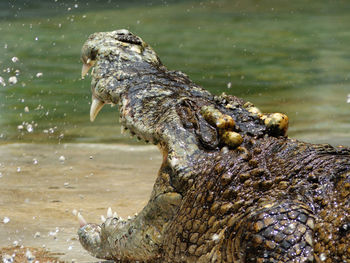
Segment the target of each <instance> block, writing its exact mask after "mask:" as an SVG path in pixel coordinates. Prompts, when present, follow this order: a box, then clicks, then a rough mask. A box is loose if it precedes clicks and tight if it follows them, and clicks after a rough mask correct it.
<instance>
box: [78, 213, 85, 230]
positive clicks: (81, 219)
mask: <svg viewBox="0 0 350 263" xmlns="http://www.w3.org/2000/svg"><path fill="white" fill-rule="evenodd" d="M77 217H78V221H79V224H80V227H83V226H85V225H86V224H87V222H86V220H85V219H84V217H83V216H82V215H81V214H80V213H78V215H77Z"/></svg>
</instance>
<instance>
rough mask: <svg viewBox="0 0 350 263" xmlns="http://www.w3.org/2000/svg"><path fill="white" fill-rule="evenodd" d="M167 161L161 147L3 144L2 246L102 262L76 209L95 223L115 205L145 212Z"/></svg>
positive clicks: (124, 211)
mask: <svg viewBox="0 0 350 263" xmlns="http://www.w3.org/2000/svg"><path fill="white" fill-rule="evenodd" d="M62 156H63V157H62ZM160 163H161V155H160V154H159V152H158V149H157V148H156V147H153V146H129V145H107V144H106V145H104V144H61V145H47V144H7V145H0V164H1V165H0V173H1V174H0V176H1V177H0V247H6V246H13V245H17V244H18V245H19V246H21V245H23V246H28V247H46V248H47V249H49V250H50V251H51V252H54V253H62V255H60V256H59V259H60V260H63V261H66V262H72V261H74V262H98V260H97V259H95V258H93V257H91V256H89V255H88V253H87V252H86V251H85V250H84V249H83V248H82V247H81V246H80V243H79V241H78V240H77V234H76V232H77V229H78V222H77V220H76V218H75V216H73V213H72V211H73V210H74V209H76V210H77V211H80V212H81V213H82V214H83V216H84V217H85V219H86V220H87V221H88V222H95V223H96V222H98V223H99V222H100V216H101V215H102V214H103V215H106V210H107V208H108V207H112V209H113V211H117V212H118V214H119V215H121V216H122V217H127V216H128V215H133V214H134V213H136V212H139V211H140V210H141V209H142V208H143V207H144V205H145V204H146V203H147V200H148V198H149V195H150V193H151V190H152V186H153V184H154V180H155V178H156V175H157V171H158V169H159V167H160ZM6 218H7V219H9V222H7V219H6ZM5 222H7V223H5Z"/></svg>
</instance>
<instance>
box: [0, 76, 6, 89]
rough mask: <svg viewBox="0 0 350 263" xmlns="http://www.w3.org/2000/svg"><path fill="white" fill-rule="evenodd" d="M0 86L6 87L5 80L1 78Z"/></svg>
mask: <svg viewBox="0 0 350 263" xmlns="http://www.w3.org/2000/svg"><path fill="white" fill-rule="evenodd" d="M0 85H1V86H3V87H5V86H6V83H5V80H4V78H3V77H0Z"/></svg>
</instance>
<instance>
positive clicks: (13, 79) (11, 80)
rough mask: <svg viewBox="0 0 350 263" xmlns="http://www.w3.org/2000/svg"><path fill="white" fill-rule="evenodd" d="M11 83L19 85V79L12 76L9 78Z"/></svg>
mask: <svg viewBox="0 0 350 263" xmlns="http://www.w3.org/2000/svg"><path fill="white" fill-rule="evenodd" d="M9 83H10V84H16V83H17V77H16V76H12V77H10V78H9Z"/></svg>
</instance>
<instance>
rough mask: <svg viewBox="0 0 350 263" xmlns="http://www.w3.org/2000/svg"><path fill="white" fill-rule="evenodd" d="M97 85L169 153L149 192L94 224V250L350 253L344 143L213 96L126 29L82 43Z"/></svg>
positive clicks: (193, 255) (134, 126) (124, 119)
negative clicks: (305, 137) (306, 136)
mask: <svg viewBox="0 0 350 263" xmlns="http://www.w3.org/2000/svg"><path fill="white" fill-rule="evenodd" d="M82 61H83V63H84V64H86V65H88V66H94V70H93V73H92V94H93V98H94V99H95V100H96V101H99V102H100V104H101V105H102V104H105V103H111V104H118V106H119V110H120V116H121V117H120V122H121V124H122V125H123V126H124V127H125V129H128V130H129V131H130V132H131V134H134V135H136V136H137V137H139V138H141V139H143V140H145V141H147V142H150V143H153V144H156V145H158V146H159V148H160V151H161V153H162V155H163V163H162V166H161V168H160V170H159V174H158V178H157V180H156V182H155V185H154V188H153V191H152V194H151V197H150V200H149V202H148V204H147V205H146V206H145V208H144V209H143V210H142V211H141V212H140V213H139V214H138V215H137V216H135V217H133V218H131V219H130V220H127V221H123V220H121V219H120V218H118V217H117V216H110V217H108V218H107V220H106V222H105V223H103V224H101V225H96V224H86V225H84V226H82V227H81V228H80V229H79V231H78V234H79V239H80V242H81V244H82V245H83V247H84V248H85V249H87V250H88V251H89V252H90V253H91V254H92V255H93V256H95V257H98V258H102V259H114V260H117V261H120V262H136V261H138V262H350V241H349V239H350V233H349V228H350V219H349V212H350V204H349V197H350V195H349V191H350V190H349V189H350V155H349V149H348V148H346V147H337V148H333V147H332V146H330V145H314V144H308V143H303V142H299V141H297V140H293V139H289V138H287V137H286V130H287V125H288V119H287V117H286V116H285V115H283V114H272V115H266V114H262V113H261V112H259V110H258V109H257V108H255V107H254V105H252V104H250V103H245V102H244V101H243V100H241V99H238V98H236V97H234V96H228V95H225V94H223V95H222V96H218V97H215V96H213V95H211V94H210V93H209V92H208V91H206V90H204V89H203V88H201V87H199V86H197V85H196V84H194V83H193V82H192V81H191V80H190V79H189V78H188V77H187V76H186V75H185V74H183V73H181V72H176V71H169V70H168V69H167V68H166V67H165V66H163V65H162V63H161V62H160V60H159V58H158V57H157V55H156V53H155V52H154V51H153V49H152V48H151V47H149V46H148V45H147V44H146V43H145V42H144V41H143V40H142V39H141V38H139V37H138V36H135V35H133V34H132V33H130V32H128V31H127V30H118V31H113V32H102V33H95V34H93V35H91V36H90V37H89V39H88V40H87V41H86V43H85V44H84V46H83V49H82Z"/></svg>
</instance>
